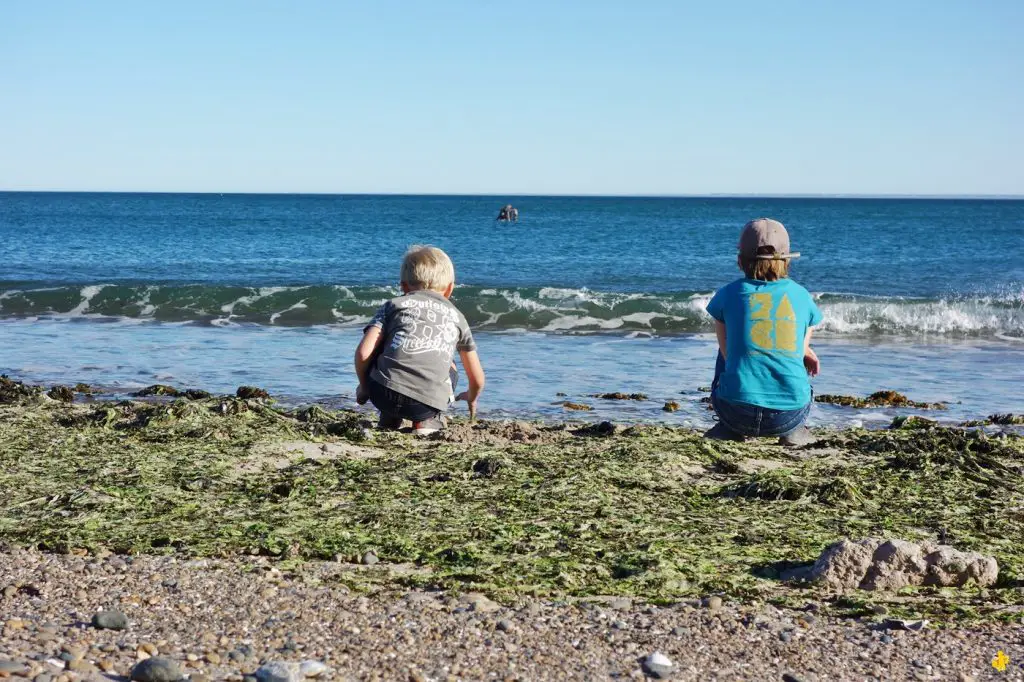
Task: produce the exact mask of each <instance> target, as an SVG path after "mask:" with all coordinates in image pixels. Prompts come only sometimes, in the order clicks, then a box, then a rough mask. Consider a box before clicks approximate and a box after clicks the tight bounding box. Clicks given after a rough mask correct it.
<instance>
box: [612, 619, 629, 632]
mask: <svg viewBox="0 0 1024 682" xmlns="http://www.w3.org/2000/svg"><path fill="white" fill-rule="evenodd" d="M612 627H613V628H615V629H616V630H627V629H629V623H627V622H626V621H624V620H617V621H614V622H613V623H612Z"/></svg>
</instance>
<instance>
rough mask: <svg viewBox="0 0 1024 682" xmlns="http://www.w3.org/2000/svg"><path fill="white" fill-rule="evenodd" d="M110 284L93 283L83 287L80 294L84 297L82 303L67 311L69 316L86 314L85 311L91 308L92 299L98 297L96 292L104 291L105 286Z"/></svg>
mask: <svg viewBox="0 0 1024 682" xmlns="http://www.w3.org/2000/svg"><path fill="white" fill-rule="evenodd" d="M108 286H110V285H109V284H93V285H90V286H87V287H82V291H81V292H80V295H81V297H82V301H81V303H79V304H78V305H76V306H75V307H74V308H72V309H71V310H69V311H68V312H67V316H68V317H78V316H80V315H83V314H85V311H86V310H88V309H89V304H90V303H92V299H94V298H96V294H98V293H100V292H101V291H103V289H104V288H106V287H108Z"/></svg>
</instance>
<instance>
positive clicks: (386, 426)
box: [377, 412, 402, 431]
mask: <svg viewBox="0 0 1024 682" xmlns="http://www.w3.org/2000/svg"><path fill="white" fill-rule="evenodd" d="M377 428H378V429H380V430H381V431H397V430H398V429H400V428H402V418H401V417H399V416H396V415H393V414H384V413H383V412H381V413H380V419H378V420H377Z"/></svg>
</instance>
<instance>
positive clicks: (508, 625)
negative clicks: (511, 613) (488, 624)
mask: <svg viewBox="0 0 1024 682" xmlns="http://www.w3.org/2000/svg"><path fill="white" fill-rule="evenodd" d="M494 628H495V629H496V630H498V631H499V632H512V630H513V629H514V628H515V626H514V625H513V624H512V621H510V620H509V619H507V618H502V619H501V620H499V621H498V623H497V625H495V626H494Z"/></svg>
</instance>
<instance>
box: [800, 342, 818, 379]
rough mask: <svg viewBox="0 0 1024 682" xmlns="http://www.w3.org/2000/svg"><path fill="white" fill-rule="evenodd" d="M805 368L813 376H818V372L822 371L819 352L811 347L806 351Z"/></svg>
mask: <svg viewBox="0 0 1024 682" xmlns="http://www.w3.org/2000/svg"><path fill="white" fill-rule="evenodd" d="M804 368H805V369H806V370H807V373H808V374H810V375H811V376H812V377H816V376H818V372H819V371H821V361H820V360H818V354H817V353H815V352H814V351H813V350H812V349H810V348H808V349H807V350H806V351H804Z"/></svg>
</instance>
